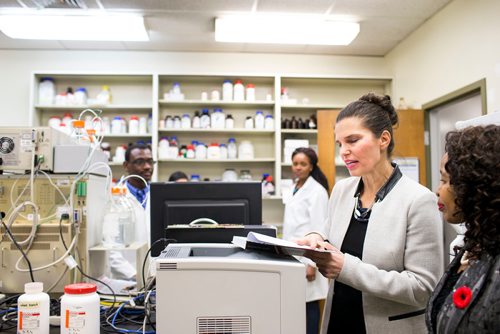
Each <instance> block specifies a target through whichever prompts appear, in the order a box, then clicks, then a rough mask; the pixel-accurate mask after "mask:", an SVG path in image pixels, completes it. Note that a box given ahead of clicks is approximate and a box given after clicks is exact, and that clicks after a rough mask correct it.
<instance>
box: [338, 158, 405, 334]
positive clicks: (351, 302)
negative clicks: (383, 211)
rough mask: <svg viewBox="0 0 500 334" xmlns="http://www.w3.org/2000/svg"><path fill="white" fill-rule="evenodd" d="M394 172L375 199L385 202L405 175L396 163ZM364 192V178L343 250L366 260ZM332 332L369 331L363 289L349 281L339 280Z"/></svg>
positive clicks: (368, 209) (369, 212)
mask: <svg viewBox="0 0 500 334" xmlns="http://www.w3.org/2000/svg"><path fill="white" fill-rule="evenodd" d="M393 166H394V171H393V172H392V174H391V176H390V177H389V179H387V181H386V182H385V184H384V185H383V186H382V188H380V190H379V191H378V192H377V194H376V196H375V202H380V201H382V200H383V199H384V198H385V196H386V195H387V194H388V193H389V192H390V191H391V189H392V188H393V187H394V185H395V184H396V183H397V182H398V181H399V179H400V178H401V176H402V174H401V171H400V170H399V167H398V166H397V165H396V164H393ZM362 191H363V180H360V182H359V184H358V188H357V190H356V193H355V201H356V205H355V209H354V212H353V215H352V217H351V221H350V223H349V228H348V229H347V232H346V235H345V237H344V241H343V242H342V247H341V248H340V251H341V252H342V253H348V254H350V255H352V256H356V257H357V258H359V259H361V260H362V259H363V245H364V242H365V235H366V228H367V227H368V223H369V220H370V215H371V208H362V207H361V206H362V205H361V200H360V199H359V197H360V195H361V192H362ZM332 333H356V334H357V333H366V328H365V319H364V314H363V299H362V292H361V291H360V290H357V289H355V288H353V287H351V286H349V285H347V284H343V283H340V282H335V286H334V295H333V299H332V311H331V313H330V322H329V325H328V334H332Z"/></svg>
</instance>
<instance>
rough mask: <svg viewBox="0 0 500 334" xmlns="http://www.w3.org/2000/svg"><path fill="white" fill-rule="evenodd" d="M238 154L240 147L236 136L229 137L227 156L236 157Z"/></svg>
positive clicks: (229, 157)
mask: <svg viewBox="0 0 500 334" xmlns="http://www.w3.org/2000/svg"><path fill="white" fill-rule="evenodd" d="M237 155H238V149H237V147H236V140H235V139H234V138H229V140H228V142H227V158H228V159H236V156H237Z"/></svg>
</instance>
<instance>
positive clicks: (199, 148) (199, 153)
mask: <svg viewBox="0 0 500 334" xmlns="http://www.w3.org/2000/svg"><path fill="white" fill-rule="evenodd" d="M194 157H195V159H206V158H207V147H206V146H205V144H203V143H202V142H198V145H196V148H195V150H194Z"/></svg>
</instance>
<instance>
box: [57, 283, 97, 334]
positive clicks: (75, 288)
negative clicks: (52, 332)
mask: <svg viewBox="0 0 500 334" xmlns="http://www.w3.org/2000/svg"><path fill="white" fill-rule="evenodd" d="M99 302H100V299H99V295H98V294H97V287H96V285H95V284H90V283H75V284H69V285H66V286H65V287H64V295H63V296H62V297H61V334H69V333H79V334H87V333H88V334H94V333H99V332H100V312H99Z"/></svg>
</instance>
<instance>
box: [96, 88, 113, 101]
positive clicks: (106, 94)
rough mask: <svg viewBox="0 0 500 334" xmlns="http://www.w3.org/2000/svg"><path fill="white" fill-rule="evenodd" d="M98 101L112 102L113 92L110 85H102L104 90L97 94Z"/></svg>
mask: <svg viewBox="0 0 500 334" xmlns="http://www.w3.org/2000/svg"><path fill="white" fill-rule="evenodd" d="M96 99H97V102H98V103H100V104H111V92H110V90H109V86H106V85H104V86H102V90H101V91H100V92H99V94H97V97H96Z"/></svg>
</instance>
